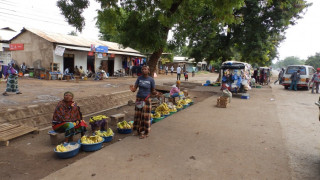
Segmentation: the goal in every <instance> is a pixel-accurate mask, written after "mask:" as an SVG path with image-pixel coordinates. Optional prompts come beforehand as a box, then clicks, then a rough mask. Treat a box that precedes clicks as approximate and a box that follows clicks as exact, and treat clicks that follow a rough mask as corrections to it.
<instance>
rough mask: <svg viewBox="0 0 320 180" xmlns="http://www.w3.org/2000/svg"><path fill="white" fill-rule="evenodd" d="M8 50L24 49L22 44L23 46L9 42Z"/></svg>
mask: <svg viewBox="0 0 320 180" xmlns="http://www.w3.org/2000/svg"><path fill="white" fill-rule="evenodd" d="M9 50H10V51H16V50H24V46H23V44H10V45H9Z"/></svg>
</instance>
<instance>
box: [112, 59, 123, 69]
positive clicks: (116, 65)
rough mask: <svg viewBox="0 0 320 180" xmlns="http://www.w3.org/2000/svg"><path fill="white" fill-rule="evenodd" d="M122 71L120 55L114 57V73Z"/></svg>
mask: <svg viewBox="0 0 320 180" xmlns="http://www.w3.org/2000/svg"><path fill="white" fill-rule="evenodd" d="M119 69H122V55H116V56H115V57H114V69H113V70H114V72H116V71H118V70H119Z"/></svg>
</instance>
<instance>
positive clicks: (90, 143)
mask: <svg viewBox="0 0 320 180" xmlns="http://www.w3.org/2000/svg"><path fill="white" fill-rule="evenodd" d="M103 141H104V139H103V138H102V137H101V136H98V135H95V136H82V137H81V139H79V141H78V143H79V144H81V149H82V150H83V151H88V152H90V151H97V150H99V149H101V148H102V143H103Z"/></svg>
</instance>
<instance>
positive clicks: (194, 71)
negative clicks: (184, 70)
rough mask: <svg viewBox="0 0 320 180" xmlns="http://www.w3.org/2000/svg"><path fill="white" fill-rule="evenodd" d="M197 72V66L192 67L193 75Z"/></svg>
mask: <svg viewBox="0 0 320 180" xmlns="http://www.w3.org/2000/svg"><path fill="white" fill-rule="evenodd" d="M195 74H196V67H192V77H194V76H195Z"/></svg>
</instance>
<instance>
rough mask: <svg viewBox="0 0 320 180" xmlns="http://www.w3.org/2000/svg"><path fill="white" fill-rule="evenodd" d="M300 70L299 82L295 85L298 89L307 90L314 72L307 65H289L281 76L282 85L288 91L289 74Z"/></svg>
mask: <svg viewBox="0 0 320 180" xmlns="http://www.w3.org/2000/svg"><path fill="white" fill-rule="evenodd" d="M298 70H300V81H299V82H298V83H297V86H298V87H302V88H305V89H309V87H310V86H309V85H308V84H309V82H310V81H311V79H312V76H313V74H314V73H315V72H316V71H315V69H314V68H313V67H312V66H307V65H289V66H288V67H287V69H286V71H285V73H284V75H283V78H282V85H283V86H284V88H286V89H288V88H289V87H290V84H291V79H290V77H291V74H293V73H294V72H296V71H298Z"/></svg>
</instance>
